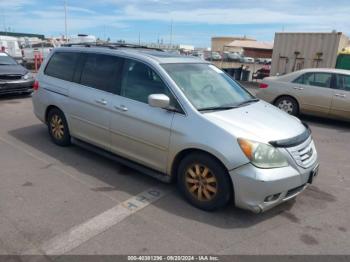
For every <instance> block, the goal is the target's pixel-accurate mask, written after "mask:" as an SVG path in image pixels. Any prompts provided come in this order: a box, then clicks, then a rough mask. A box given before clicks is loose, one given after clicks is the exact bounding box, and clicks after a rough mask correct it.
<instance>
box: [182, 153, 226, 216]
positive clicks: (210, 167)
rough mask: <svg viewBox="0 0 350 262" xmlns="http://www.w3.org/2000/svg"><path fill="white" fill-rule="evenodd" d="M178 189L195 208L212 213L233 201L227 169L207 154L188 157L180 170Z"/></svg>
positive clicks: (183, 161)
mask: <svg viewBox="0 0 350 262" xmlns="http://www.w3.org/2000/svg"><path fill="white" fill-rule="evenodd" d="M177 182H178V187H179V189H180V191H181V193H182V194H183V196H184V197H185V198H186V199H187V201H188V202H190V203H191V204H192V205H193V206H195V207H197V208H200V209H203V210H206V211H212V210H215V209H219V208H223V207H225V206H226V205H227V204H228V202H229V201H230V199H231V195H232V184H231V181H230V177H229V174H228V172H227V170H226V169H225V167H224V166H223V165H222V164H221V163H220V162H219V161H218V160H216V159H215V158H213V157H211V156H210V155H207V154H205V153H195V154H190V155H188V156H186V157H185V158H184V159H183V160H182V161H181V162H180V165H179V168H178V181H177Z"/></svg>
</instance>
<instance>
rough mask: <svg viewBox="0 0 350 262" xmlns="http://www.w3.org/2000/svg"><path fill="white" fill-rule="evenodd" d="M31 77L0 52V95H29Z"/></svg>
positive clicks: (10, 58)
mask: <svg viewBox="0 0 350 262" xmlns="http://www.w3.org/2000/svg"><path fill="white" fill-rule="evenodd" d="M33 83H34V78H33V75H32V74H31V73H30V72H29V71H28V70H27V69H25V68H24V67H23V66H22V65H20V64H18V63H17V61H16V60H14V59H13V58H12V57H11V56H9V55H8V54H7V53H4V52H0V94H10V93H11V94H12V93H21V94H30V93H32V91H33V89H32V88H33Z"/></svg>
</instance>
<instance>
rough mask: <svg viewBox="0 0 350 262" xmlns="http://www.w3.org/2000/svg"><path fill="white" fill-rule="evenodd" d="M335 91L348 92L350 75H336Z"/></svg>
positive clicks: (349, 89)
mask: <svg viewBox="0 0 350 262" xmlns="http://www.w3.org/2000/svg"><path fill="white" fill-rule="evenodd" d="M337 89H341V90H345V91H349V92H350V75H337Z"/></svg>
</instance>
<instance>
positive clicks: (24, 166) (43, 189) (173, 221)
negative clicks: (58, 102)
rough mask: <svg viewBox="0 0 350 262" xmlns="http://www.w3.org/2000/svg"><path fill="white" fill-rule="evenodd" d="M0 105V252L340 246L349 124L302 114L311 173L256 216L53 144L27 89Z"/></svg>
mask: <svg viewBox="0 0 350 262" xmlns="http://www.w3.org/2000/svg"><path fill="white" fill-rule="evenodd" d="M252 90H253V91H254V88H253V89H252ZM0 112H1V113H0V178H1V182H0V254H56V255H62V254H84V255H86V254H349V247H350V234H349V230H350V226H349V221H350V212H349V209H350V201H349V199H350V172H349V171H350V156H349V152H350V125H349V124H348V123H343V122H338V121H331V120H327V119H321V118H313V117H303V120H305V121H306V122H308V123H309V125H310V127H311V129H312V131H313V137H314V139H315V143H316V146H317V149H318V153H319V159H320V164H321V167H320V173H319V175H318V177H317V179H316V180H315V182H314V184H313V185H312V186H310V187H309V188H308V189H307V190H306V191H305V192H303V193H302V194H301V195H299V196H298V197H297V198H296V199H295V200H292V201H289V202H287V203H285V204H282V205H280V206H278V207H277V208H274V209H272V210H270V211H268V212H266V213H263V214H258V215H256V214H253V213H250V212H248V211H244V210H240V209H237V208H235V207H233V206H228V207H227V208H225V209H223V210H219V211H217V212H204V211H201V210H198V209H196V208H194V207H192V206H191V205H189V204H188V203H187V202H186V201H185V200H183V198H182V197H181V196H180V194H179V193H178V191H177V189H176V186H175V185H167V184H163V183H162V182H159V181H157V180H155V179H153V178H150V177H147V176H146V175H144V174H141V173H139V172H137V171H134V170H132V169H129V168H127V167H124V166H121V165H119V164H118V163H115V162H113V161H110V160H108V159H105V158H103V157H100V156H98V155H96V154H94V153H92V152H88V151H86V150H84V149H81V148H79V147H77V146H71V147H66V148H62V147H58V146H56V145H54V144H53V143H52V142H51V141H50V138H49V136H48V133H47V128H46V127H45V126H44V125H43V124H42V123H40V122H39V121H38V120H37V119H36V118H35V116H34V115H33V113H32V104H31V99H30V97H20V96H6V97H2V98H0Z"/></svg>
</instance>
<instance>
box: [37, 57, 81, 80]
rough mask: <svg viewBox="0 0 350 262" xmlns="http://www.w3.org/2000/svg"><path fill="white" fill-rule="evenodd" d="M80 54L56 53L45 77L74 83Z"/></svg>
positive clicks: (48, 65)
mask: <svg viewBox="0 0 350 262" xmlns="http://www.w3.org/2000/svg"><path fill="white" fill-rule="evenodd" d="M78 58H79V54H78V53H73V52H56V53H54V54H53V55H52V57H51V59H50V61H49V63H48V64H47V66H46V68H45V71H44V73H45V75H48V76H52V77H55V78H59V79H62V80H66V81H72V80H73V75H74V72H75V67H76V63H77V61H78Z"/></svg>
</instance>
